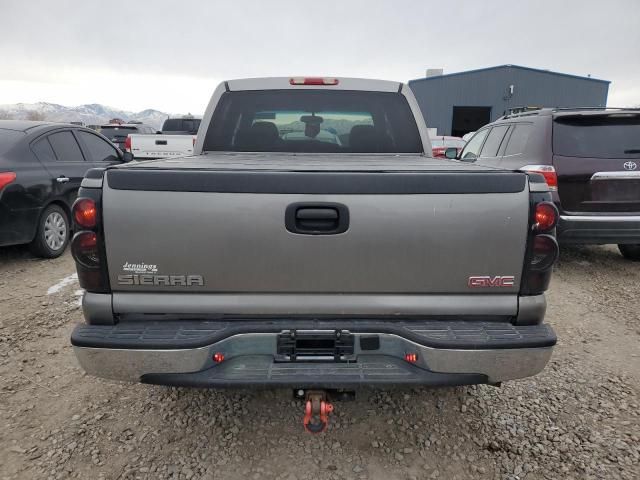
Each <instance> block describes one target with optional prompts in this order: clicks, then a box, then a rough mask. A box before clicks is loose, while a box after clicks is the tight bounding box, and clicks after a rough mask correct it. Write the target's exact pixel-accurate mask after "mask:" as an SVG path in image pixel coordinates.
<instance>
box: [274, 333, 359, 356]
mask: <svg viewBox="0 0 640 480" xmlns="http://www.w3.org/2000/svg"><path fill="white" fill-rule="evenodd" d="M353 346H354V337H353V335H352V334H351V333H350V332H348V331H346V330H284V331H282V332H281V333H280V334H278V346H277V354H276V359H275V360H276V361H277V362H347V361H352V360H355V355H354V347H353Z"/></svg>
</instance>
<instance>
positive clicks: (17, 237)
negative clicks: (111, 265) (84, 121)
mask: <svg viewBox="0 0 640 480" xmlns="http://www.w3.org/2000/svg"><path fill="white" fill-rule="evenodd" d="M120 162H122V152H120V151H119V150H118V149H117V148H115V147H114V146H113V145H112V144H111V142H109V141H108V140H107V139H106V138H105V137H103V136H102V135H100V134H98V133H96V132H94V131H93V130H90V129H88V128H83V127H78V126H75V125H64V124H60V123H47V122H30V121H17V120H0V246H6V245H16V244H22V243H29V244H30V245H31V249H32V250H33V252H34V253H35V254H36V255H39V256H42V257H48V258H52V257H57V256H59V255H61V254H62V252H64V249H65V247H66V246H67V243H68V241H69V235H70V232H71V222H70V214H71V206H72V204H73V201H74V200H75V198H76V194H77V191H78V188H80V182H81V181H82V178H83V177H84V174H85V172H86V171H87V170H89V169H90V168H95V167H104V166H106V165H112V164H116V163H120Z"/></svg>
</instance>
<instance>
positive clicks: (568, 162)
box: [447, 108, 640, 260]
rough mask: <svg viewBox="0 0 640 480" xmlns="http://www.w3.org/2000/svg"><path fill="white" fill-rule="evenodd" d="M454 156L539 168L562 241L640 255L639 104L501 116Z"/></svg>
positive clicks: (509, 166) (633, 256) (634, 257)
mask: <svg viewBox="0 0 640 480" xmlns="http://www.w3.org/2000/svg"><path fill="white" fill-rule="evenodd" d="M447 156H448V157H450V158H451V157H454V156H456V155H455V152H454V151H453V150H450V151H447ZM457 157H458V158H460V159H461V160H463V161H467V162H468V161H472V162H476V163H478V164H482V165H490V166H497V167H502V168H506V169H509V170H512V169H519V170H523V171H531V172H539V173H541V174H542V175H544V176H545V178H546V179H547V183H548V185H549V188H550V189H551V192H552V195H553V200H554V203H555V204H556V206H557V207H558V209H559V210H560V221H559V223H558V239H559V241H560V242H561V243H582V244H608V243H617V244H618V246H619V249H620V252H621V253H622V255H623V256H624V257H625V258H628V259H630V260H640V109H603V108H588V109H549V108H547V109H541V110H537V111H528V112H522V113H517V114H512V115H507V116H505V117H502V118H500V119H499V120H497V121H495V122H493V123H491V124H489V125H487V126H485V127H484V128H482V129H480V130H478V132H477V133H476V134H475V135H474V136H473V138H472V139H471V140H469V142H468V143H467V145H466V147H465V148H464V150H463V151H462V152H461V154H460V155H458V156H457Z"/></svg>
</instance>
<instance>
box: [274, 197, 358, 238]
mask: <svg viewBox="0 0 640 480" xmlns="http://www.w3.org/2000/svg"><path fill="white" fill-rule="evenodd" d="M285 226H286V228H287V230H288V231H290V232H292V233H298V234H302V235H335V234H337V233H343V232H345V231H346V230H347V229H348V228H349V210H348V209H347V207H346V206H345V205H342V204H340V203H319V202H310V203H293V204H291V205H289V206H288V207H287V210H286V212H285Z"/></svg>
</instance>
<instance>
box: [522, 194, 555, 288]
mask: <svg viewBox="0 0 640 480" xmlns="http://www.w3.org/2000/svg"><path fill="white" fill-rule="evenodd" d="M532 196H533V199H532V204H531V217H530V220H529V225H530V227H531V228H530V231H529V236H528V239H527V253H526V257H525V264H524V269H523V273H522V284H521V286H520V294H521V295H540V294H542V293H544V291H545V290H547V288H549V282H550V281H551V273H552V271H553V264H554V263H555V262H556V260H557V259H558V255H559V253H560V248H559V247H558V242H557V241H556V239H555V236H554V228H555V226H556V223H557V222H558V217H559V214H558V210H557V208H556V206H555V205H554V204H553V203H551V202H550V201H549V200H550V198H551V194H550V193H549V192H544V193H542V192H540V193H534V194H532Z"/></svg>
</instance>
